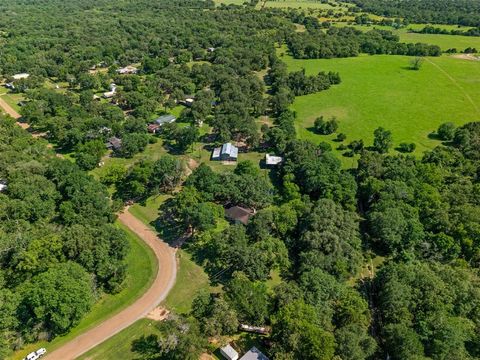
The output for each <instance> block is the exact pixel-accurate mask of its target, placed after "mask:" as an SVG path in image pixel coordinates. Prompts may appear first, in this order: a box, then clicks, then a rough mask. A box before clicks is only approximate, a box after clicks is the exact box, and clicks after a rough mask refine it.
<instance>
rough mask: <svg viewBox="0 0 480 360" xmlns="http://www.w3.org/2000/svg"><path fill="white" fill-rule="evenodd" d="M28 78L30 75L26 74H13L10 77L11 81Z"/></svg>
mask: <svg viewBox="0 0 480 360" xmlns="http://www.w3.org/2000/svg"><path fill="white" fill-rule="evenodd" d="M29 76H30V74H27V73H21V74H15V75H13V76H12V78H13V80H20V79H26V78H28V77H29Z"/></svg>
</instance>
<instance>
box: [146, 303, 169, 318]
mask: <svg viewBox="0 0 480 360" xmlns="http://www.w3.org/2000/svg"><path fill="white" fill-rule="evenodd" d="M169 314H170V311H168V310H167V309H165V308H164V307H163V306H159V307H156V308H155V309H153V310H152V311H150V312H149V313H148V314H147V316H146V317H147V318H148V319H152V320H155V321H163V320H165V319H166V318H167V317H168V315H169Z"/></svg>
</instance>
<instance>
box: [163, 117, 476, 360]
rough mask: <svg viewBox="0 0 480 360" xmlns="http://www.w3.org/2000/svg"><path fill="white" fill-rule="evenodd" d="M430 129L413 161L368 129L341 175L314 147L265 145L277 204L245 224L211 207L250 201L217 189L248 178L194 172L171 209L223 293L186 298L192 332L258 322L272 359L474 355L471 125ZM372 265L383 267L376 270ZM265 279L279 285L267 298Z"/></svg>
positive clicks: (241, 168)
mask: <svg viewBox="0 0 480 360" xmlns="http://www.w3.org/2000/svg"><path fill="white" fill-rule="evenodd" d="M284 115H285V113H282V114H281V116H284ZM292 116H293V115H292ZM278 127H279V126H278ZM274 128H276V127H274ZM437 132H438V137H439V138H440V139H442V140H444V141H445V142H444V145H441V146H438V147H437V148H435V149H434V150H432V151H429V152H427V153H425V155H424V156H423V157H422V158H420V159H419V158H417V157H413V156H410V155H403V154H396V155H392V154H390V150H391V149H392V134H391V132H390V131H388V130H386V129H383V128H378V129H377V130H376V131H375V133H374V143H373V145H372V146H371V147H364V146H363V143H362V146H357V145H355V146H354V145H352V148H355V149H356V151H357V153H359V154H360V155H361V156H360V159H359V161H358V167H357V168H356V169H351V170H343V169H342V168H341V166H340V162H339V161H338V159H336V158H335V156H334V155H333V154H332V152H331V149H330V147H329V146H327V145H326V144H323V143H321V144H320V145H314V144H312V143H310V142H306V141H299V140H295V136H294V135H293V136H292V138H291V139H289V140H285V143H284V146H283V147H282V146H280V147H278V148H277V151H279V153H280V154H281V155H283V156H284V162H283V165H282V167H281V168H280V169H278V171H276V177H279V178H280V181H276V182H275V184H276V186H275V190H276V191H275V196H274V197H273V198H270V200H269V201H268V202H264V203H263V204H257V207H256V208H257V210H258V211H257V212H256V214H255V215H254V216H253V217H252V218H251V219H250V221H249V223H248V224H247V225H246V226H245V225H243V224H232V225H230V226H228V227H226V228H225V229H224V230H219V226H218V224H219V223H220V222H221V221H222V220H221V219H222V217H223V209H222V206H224V205H226V204H240V205H247V204H248V203H249V202H248V200H247V199H248V197H250V198H251V199H254V198H255V197H256V195H255V194H256V193H254V192H249V193H245V194H243V196H244V197H245V198H243V199H242V200H241V201H240V202H238V201H237V202H236V201H232V200H231V199H228V198H227V197H225V192H224V189H225V188H228V185H227V184H228V183H232V182H233V183H237V184H240V178H237V179H235V176H236V175H239V174H240V173H241V174H242V176H246V175H254V174H257V175H258V170H255V169H254V167H252V165H251V164H249V163H240V164H239V165H238V168H237V169H236V170H235V171H234V172H233V174H216V173H214V172H213V171H212V170H211V169H210V168H208V167H207V166H206V165H201V166H200V167H199V168H198V169H196V170H195V171H194V172H193V174H192V175H191V177H189V178H188V180H187V181H186V183H185V185H186V186H185V187H184V188H183V189H182V191H181V192H180V193H178V194H177V195H176V197H175V198H174V200H173V202H172V203H171V204H170V206H171V210H170V211H171V214H173V216H175V217H176V218H177V220H178V221H180V222H183V223H184V227H185V228H188V227H190V228H191V229H192V232H191V233H192V234H193V236H192V238H191V243H190V246H189V251H192V252H193V254H194V258H195V259H196V260H197V261H200V262H201V263H202V264H203V265H204V267H205V269H206V270H207V272H208V273H209V274H210V275H211V279H212V280H213V281H215V282H220V283H222V284H223V285H224V286H223V291H222V292H220V293H217V292H216V293H208V292H201V293H199V294H198V295H197V297H196V298H195V300H194V302H193V307H192V312H191V314H190V316H191V317H192V318H193V320H192V321H195V323H196V324H197V326H199V328H200V331H201V332H202V333H204V334H205V335H207V336H213V337H220V336H224V335H233V334H235V333H236V332H237V331H238V330H237V328H238V325H239V324H244V323H246V324H251V325H257V326H269V327H271V335H270V337H269V342H268V347H267V351H268V352H269V354H270V355H271V356H273V357H274V358H278V359H294V358H302V359H322V360H323V359H325V360H326V359H334V358H336V357H335V356H337V357H339V358H348V359H359V360H360V359H369V358H372V357H373V358H384V357H390V358H392V359H395V360H396V359H410V358H412V359H413V358H429V359H446V358H453V357H455V358H462V359H463V358H465V359H467V358H476V357H478V356H480V349H479V347H478V346H477V344H478V341H479V339H478V334H479V328H480V321H478V319H477V313H478V309H477V307H478V306H477V303H478V296H479V295H478V289H477V288H478V284H479V280H480V278H479V277H478V270H477V269H478V267H479V266H480V260H479V255H478V254H480V250H479V249H478V244H477V242H476V241H475V240H474V239H477V238H478V237H479V235H480V234H479V233H478V229H479V219H480V217H479V211H480V202H479V197H478V193H479V190H480V187H479V186H480V185H479V183H478V161H479V160H480V153H479V149H480V146H479V139H480V126H479V123H469V124H466V125H464V126H462V127H460V128H456V127H455V126H454V125H453V124H451V123H446V124H443V125H442V126H440V128H439V129H438V131H437ZM410 145H411V144H405V146H404V147H405V148H408V149H406V150H408V151H411V146H410ZM219 179H222V180H219ZM257 181H258V178H257V180H255V182H257ZM219 184H223V186H220V185H219ZM239 186H241V185H239ZM251 204H252V203H250V205H251ZM220 228H224V225H222V226H221V227H220ZM366 249H368V251H366ZM376 255H380V256H383V257H386V258H387V260H386V262H385V264H384V265H383V266H382V267H381V268H380V270H379V271H377V272H376V273H375V272H373V271H372V270H373V269H372V267H371V265H369V264H370V257H372V256H376ZM365 269H367V270H365ZM366 271H367V273H368V274H369V275H365V272H366ZM272 273H279V274H280V276H281V278H282V281H281V282H280V284H278V285H276V286H275V287H274V288H273V289H269V288H268V285H267V282H266V281H267V280H268V279H269V278H270V276H271V275H272ZM359 274H363V275H359ZM359 279H360V281H357V282H356V280H359ZM355 282H356V285H355V286H351V284H352V283H355ZM349 284H350V285H349ZM272 290H273V291H272Z"/></svg>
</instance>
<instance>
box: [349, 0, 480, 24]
mask: <svg viewBox="0 0 480 360" xmlns="http://www.w3.org/2000/svg"><path fill="white" fill-rule="evenodd" d="M345 2H346V1H345ZM349 2H352V3H354V4H356V5H357V6H358V8H359V9H358V11H365V12H369V13H373V14H376V15H380V16H386V17H401V18H406V19H408V20H409V22H411V23H432V24H434V23H437V24H455V25H464V26H475V27H478V26H480V1H478V0H405V1H401V2H399V1H396V0H353V1H349Z"/></svg>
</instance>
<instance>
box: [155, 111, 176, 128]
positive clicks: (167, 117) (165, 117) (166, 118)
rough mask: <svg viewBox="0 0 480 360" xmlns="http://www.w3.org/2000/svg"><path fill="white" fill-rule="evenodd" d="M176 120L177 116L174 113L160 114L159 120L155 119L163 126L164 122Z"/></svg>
mask: <svg viewBox="0 0 480 360" xmlns="http://www.w3.org/2000/svg"><path fill="white" fill-rule="evenodd" d="M175 120H177V118H176V117H175V116H173V115H172V114H167V115H162V116H160V117H159V118H158V119H157V120H155V122H156V123H157V124H158V125H159V126H162V125H163V124H169V123H173V122H174V121H175Z"/></svg>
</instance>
